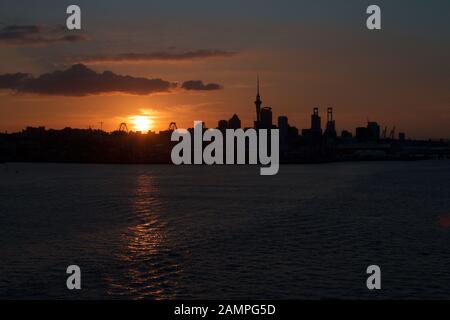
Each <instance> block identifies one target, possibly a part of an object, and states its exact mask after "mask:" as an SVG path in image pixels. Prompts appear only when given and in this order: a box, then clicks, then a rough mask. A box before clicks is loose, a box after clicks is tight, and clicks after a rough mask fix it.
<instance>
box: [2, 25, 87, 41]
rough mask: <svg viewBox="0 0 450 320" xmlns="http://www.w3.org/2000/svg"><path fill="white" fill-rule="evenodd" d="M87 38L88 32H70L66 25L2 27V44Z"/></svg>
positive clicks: (81, 39)
mask: <svg viewBox="0 0 450 320" xmlns="http://www.w3.org/2000/svg"><path fill="white" fill-rule="evenodd" d="M87 39H88V37H87V35H86V34H84V33H80V32H76V33H73V31H70V32H69V31H68V30H66V29H65V28H64V26H41V25H25V26H19V25H10V26H5V27H3V28H2V29H0V45H2V44H3V45H10V46H38V45H48V44H53V43H58V42H77V41H83V40H87Z"/></svg>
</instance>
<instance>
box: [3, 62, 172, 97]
mask: <svg viewBox="0 0 450 320" xmlns="http://www.w3.org/2000/svg"><path fill="white" fill-rule="evenodd" d="M176 86H177V84H176V83H171V82H168V81H164V80H161V79H147V78H136V77H132V76H123V75H118V74H115V73H113V72H111V71H105V72H103V73H97V72H95V71H94V70H91V69H89V68H87V67H86V66H84V65H82V64H76V65H73V66H72V67H70V68H69V69H67V70H64V71H54V72H52V73H45V74H42V75H41V76H39V77H38V78H34V77H33V76H31V75H29V74H23V73H16V74H4V75H0V88H3V89H11V90H14V91H15V92H18V93H35V94H43V95H62V96H86V95H96V94H104V93H114V92H121V93H128V94H136V95H146V94H151V93H157V92H168V91H170V90H171V89H173V88H175V87H176Z"/></svg>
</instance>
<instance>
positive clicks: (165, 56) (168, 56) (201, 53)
mask: <svg viewBox="0 0 450 320" xmlns="http://www.w3.org/2000/svg"><path fill="white" fill-rule="evenodd" d="M236 54H237V53H236V52H230V51H222V50H196V51H186V52H178V53H176V52H152V53H122V54H111V55H95V56H89V57H83V58H81V59H78V60H79V61H78V62H81V63H85V64H94V63H138V62H152V61H190V60H201V59H209V58H216V57H232V56H234V55H236Z"/></svg>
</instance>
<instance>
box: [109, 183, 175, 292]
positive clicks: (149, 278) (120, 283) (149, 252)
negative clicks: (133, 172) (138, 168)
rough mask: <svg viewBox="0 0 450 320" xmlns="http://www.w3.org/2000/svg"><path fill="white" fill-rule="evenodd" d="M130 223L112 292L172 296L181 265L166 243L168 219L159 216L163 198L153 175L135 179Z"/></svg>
mask: <svg viewBox="0 0 450 320" xmlns="http://www.w3.org/2000/svg"><path fill="white" fill-rule="evenodd" d="M131 200H132V201H131V208H132V212H131V213H130V216H129V217H128V218H129V226H128V228H127V230H126V231H125V232H124V233H123V235H122V238H123V239H122V240H123V247H124V248H123V250H121V252H120V253H119V254H118V259H119V260H120V265H121V266H123V268H122V270H121V275H120V276H119V277H118V278H116V279H115V281H113V280H112V279H109V282H110V287H111V290H110V292H109V293H110V294H112V295H127V296H132V297H133V298H136V299H143V298H151V299H164V298H166V299H167V298H173V297H174V295H175V293H174V292H175V291H176V287H177V281H176V279H177V274H178V273H179V272H180V271H181V265H180V264H179V262H178V261H176V259H174V256H175V257H176V255H173V254H172V253H171V251H172V250H171V248H170V246H169V245H168V243H167V242H166V225H167V223H166V222H165V221H162V220H161V218H160V211H161V206H162V204H161V201H160V200H159V197H158V189H157V187H156V186H155V183H154V181H153V178H152V176H150V175H146V174H142V175H139V176H138V177H137V179H136V188H135V193H134V196H133V198H132V199H131Z"/></svg>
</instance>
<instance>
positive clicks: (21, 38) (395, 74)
mask: <svg viewBox="0 0 450 320" xmlns="http://www.w3.org/2000/svg"><path fill="white" fill-rule="evenodd" d="M70 4H77V5H79V6H80V7H81V10H82V31H68V30H65V29H64V28H63V27H64V26H65V20H66V17H67V15H66V13H65V12H66V8H67V6H68V5H70ZM370 4H378V5H379V6H380V7H381V8H382V28H383V29H382V30H381V31H369V30H367V28H366V27H365V20H366V18H367V15H366V14H365V11H366V8H367V6H368V5H370ZM449 36H450V2H449V1H448V0H442V1H440V0H431V1H414V0H409V1H406V0H396V1H380V0H377V1H361V0H345V1H336V0H327V1H326V0H314V1H312V0H308V1H301V0H298V1H280V0H273V1H272V0H271V1H269V0H257V1H256V0H227V1H212V0H209V1H194V0H192V1H182V0H180V1H178V0H177V1H174V0H172V1H149V0H142V1H139V0H135V1H118V0H102V1H98V0H96V1H92V0H90V1H81V0H77V1H61V0H54V1H49V0H40V1H24V0H14V1H12V0H0V60H1V63H0V131H6V130H7V131H8V132H11V131H19V130H21V129H22V128H24V127H25V126H46V127H47V128H64V127H68V126H70V127H78V128H88V127H89V126H91V127H92V128H99V127H100V123H101V122H102V123H103V129H105V130H108V131H110V130H115V129H117V128H118V127H119V124H120V123H121V122H127V123H129V124H130V127H133V125H132V124H133V121H135V120H136V119H141V118H140V117H141V116H146V117H148V118H149V119H151V121H150V125H151V128H152V130H155V131H159V130H165V129H167V128H168V126H169V123H170V122H172V121H175V122H176V123H177V124H178V127H181V128H185V127H192V125H193V121H194V120H203V121H205V122H206V124H207V126H209V127H215V126H217V121H218V120H219V119H229V118H230V117H231V116H232V115H233V114H234V113H237V114H238V115H239V117H240V118H241V120H242V122H243V125H244V126H251V125H252V122H253V120H254V118H255V115H254V113H255V111H254V104H253V101H254V99H255V91H256V88H255V87H256V84H255V82H256V75H257V74H258V73H259V75H260V78H261V96H262V100H263V105H265V106H271V107H272V108H273V111H274V119H275V121H276V118H277V117H278V116H279V115H287V116H288V117H289V122H290V124H291V125H295V126H297V127H298V128H299V129H302V128H305V127H309V121H310V114H311V110H312V108H313V107H316V106H317V107H319V108H320V111H321V115H322V118H323V119H324V118H325V117H326V114H325V111H326V108H327V107H333V108H334V110H335V120H336V123H337V124H336V125H337V129H338V131H339V132H340V131H341V130H342V129H350V130H352V131H353V130H354V128H355V127H356V126H364V125H365V123H366V122H367V120H370V121H377V122H379V123H380V125H381V126H382V127H384V126H388V127H392V126H394V125H395V126H396V127H397V130H398V131H405V132H406V133H407V135H408V136H409V137H413V138H429V137H431V138H439V137H444V138H450V42H449V39H450V37H449ZM75 64H78V65H76V66H75V67H72V65H75ZM56 71H58V72H56ZM104 71H107V72H105V73H104ZM41 75H42V76H41ZM323 125H324V124H323Z"/></svg>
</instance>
